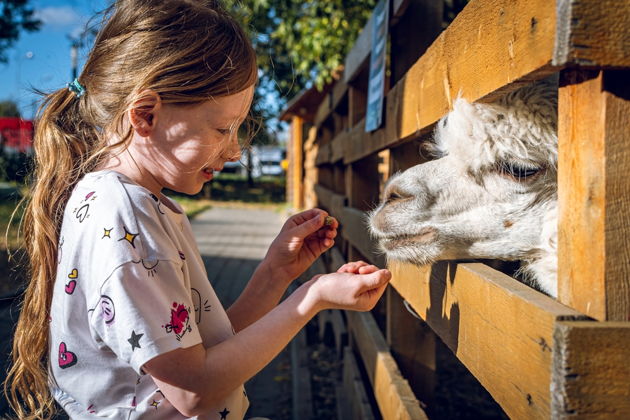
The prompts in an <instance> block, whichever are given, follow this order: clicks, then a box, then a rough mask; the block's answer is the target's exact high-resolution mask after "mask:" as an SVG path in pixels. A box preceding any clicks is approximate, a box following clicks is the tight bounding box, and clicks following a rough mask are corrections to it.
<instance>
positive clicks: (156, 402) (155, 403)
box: [149, 400, 162, 410]
mask: <svg viewBox="0 0 630 420" xmlns="http://www.w3.org/2000/svg"><path fill="white" fill-rule="evenodd" d="M161 402H162V400H158V401H156V400H153V402H152V403H151V404H149V405H151V406H153V407H155V409H156V410H157V408H158V405H160V403H161Z"/></svg>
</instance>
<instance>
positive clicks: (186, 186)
mask: <svg viewBox="0 0 630 420" xmlns="http://www.w3.org/2000/svg"><path fill="white" fill-rule="evenodd" d="M253 93H254V87H253V86H251V87H249V88H247V89H245V90H243V91H241V92H238V93H235V94H234V95H230V96H224V97H220V98H214V99H211V100H208V101H206V102H203V103H201V104H196V105H191V106H181V105H171V104H162V105H161V106H160V107H159V108H158V109H156V110H155V114H154V121H155V126H154V127H153V130H152V132H151V135H150V136H149V138H148V139H147V140H148V141H145V142H140V144H136V147H134V149H136V151H137V152H140V157H141V159H142V161H137V162H136V163H137V164H139V165H140V166H141V167H142V168H143V169H144V171H143V172H148V173H149V174H150V177H152V178H153V180H149V179H147V180H146V181H148V182H147V184H149V185H151V184H153V185H152V186H153V187H154V188H149V189H151V190H153V189H157V188H159V189H162V188H168V189H171V190H174V191H178V192H182V193H186V194H196V193H198V192H199V191H201V188H202V187H203V184H204V183H205V182H207V181H210V180H211V179H212V176H213V173H214V172H215V171H220V170H221V169H222V168H223V165H224V163H225V162H227V161H237V160H239V159H240V156H241V152H240V147H239V144H238V136H237V133H238V128H239V127H240V125H241V124H242V123H243V121H244V120H245V118H246V116H247V114H248V112H249V107H250V105H251V102H252V97H253ZM149 174H147V175H149ZM156 184H157V185H156ZM154 192H155V191H154Z"/></svg>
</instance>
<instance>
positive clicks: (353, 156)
mask: <svg viewBox="0 0 630 420" xmlns="http://www.w3.org/2000/svg"><path fill="white" fill-rule="evenodd" d="M568 3H570V6H571V7H569V8H568V9H567V8H563V7H559V13H560V15H558V16H556V8H555V7H554V4H552V3H550V2H549V1H548V0H486V1H481V0H480V1H472V2H470V3H469V4H468V5H467V6H466V7H465V8H464V10H463V11H462V12H461V13H460V14H459V15H458V16H457V18H456V19H455V20H454V21H453V23H452V24H451V25H450V26H449V27H448V28H447V29H446V30H445V31H444V32H442V34H440V36H439V37H438V38H437V39H436V40H435V41H434V42H433V44H432V45H431V46H430V47H429V48H428V49H427V51H426V52H425V53H424V55H423V56H422V57H420V59H418V61H417V62H416V63H415V64H414V65H413V66H412V67H411V68H410V69H409V71H408V72H407V73H406V74H405V76H404V77H403V78H402V79H401V80H400V81H399V82H398V83H396V85H395V86H394V87H393V88H392V89H391V90H390V91H389V92H388V94H387V101H386V114H385V125H384V127H383V128H381V129H380V130H376V131H373V132H371V133H365V130H364V126H365V122H364V121H360V122H359V123H357V124H356V125H355V126H354V127H353V129H352V134H351V135H350V136H349V137H350V141H349V144H348V146H347V148H346V149H347V153H346V156H344V161H345V162H346V163H349V162H354V161H356V160H359V159H361V158H363V157H365V156H367V155H370V154H373V153H375V152H378V151H379V150H381V149H384V148H386V147H391V146H393V145H396V144H397V143H399V142H402V141H405V140H406V139H408V138H410V137H412V136H419V135H420V134H424V133H426V132H428V131H429V130H430V129H431V128H432V127H433V124H434V123H435V122H436V121H437V120H438V119H439V118H440V117H442V116H443V115H444V114H446V113H447V112H448V110H449V109H451V108H452V103H453V101H454V100H455V98H456V97H457V96H458V95H461V96H463V97H464V98H466V99H467V100H469V101H471V102H472V101H479V100H481V101H484V102H490V101H493V100H495V99H496V98H498V97H500V96H501V95H503V94H504V93H506V92H508V91H511V90H514V89H516V88H518V87H520V86H522V85H524V84H526V83H529V82H531V81H533V80H537V79H541V78H544V77H546V76H548V75H550V74H551V73H554V72H556V71H558V70H560V69H562V68H565V67H571V66H575V65H581V66H583V65H584V63H587V62H588V63H590V66H591V67H593V66H607V67H620V66H630V54H628V53H627V51H628V50H629V49H630V46H629V45H628V43H629V41H628V40H629V39H630V24H628V19H630V18H628V16H630V13H629V12H628V9H629V8H630V5H629V4H630V3H628V2H618V1H614V0H607V1H602V2H577V1H569V0H558V4H559V6H563V5H566V4H568ZM576 19H577V20H576ZM567 20H568V23H566V22H567ZM557 21H558V22H561V23H558V28H557V25H556V22H557ZM562 22H565V23H566V24H565V23H562ZM562 25H564V26H562ZM562 28H564V29H562ZM601 28H606V30H603V29H601ZM557 30H558V31H560V32H558V33H557ZM589 39H590V41H589V42H587V44H586V45H588V48H581V44H580V42H586V40H589Z"/></svg>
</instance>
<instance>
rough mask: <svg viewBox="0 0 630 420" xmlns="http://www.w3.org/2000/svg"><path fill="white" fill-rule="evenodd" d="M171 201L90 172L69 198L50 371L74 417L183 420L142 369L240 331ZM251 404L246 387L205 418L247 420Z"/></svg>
mask: <svg viewBox="0 0 630 420" xmlns="http://www.w3.org/2000/svg"><path fill="white" fill-rule="evenodd" d="M167 200H168V199H167V198H165V197H163V198H162V199H158V197H156V196H155V195H153V194H151V192H150V191H149V190H147V189H145V188H144V187H141V186H139V185H137V184H134V183H133V182H132V181H131V180H129V179H128V178H127V177H125V176H124V175H121V174H118V173H116V172H114V171H99V172H94V173H91V174H88V175H86V176H85V177H84V178H83V179H82V180H81V181H80V182H79V183H78V184H77V186H76V188H75V189H74V190H73V192H72V195H71V197H70V199H69V200H68V203H67V205H66V209H65V212H64V217H63V224H62V228H61V233H60V236H59V238H60V241H59V253H58V268H57V278H56V281H55V285H54V292H53V299H52V307H51V313H50V317H51V319H50V323H51V324H50V349H49V350H50V353H49V355H50V363H49V365H50V367H49V369H50V373H51V375H50V376H51V389H52V393H53V396H54V398H55V399H56V400H57V402H58V403H59V404H60V405H61V406H62V407H63V409H64V410H65V411H66V412H67V413H68V414H69V415H70V417H72V418H73V419H84V418H86V419H88V418H94V417H95V416H96V417H106V418H112V419H169V420H171V419H182V418H184V417H183V416H182V415H181V414H180V413H179V412H178V411H177V410H176V409H175V408H174V407H173V406H172V405H171V404H170V402H169V401H168V400H167V399H166V398H165V397H164V395H163V394H162V393H161V392H160V390H159V389H158V387H157V386H156V384H155V382H153V379H152V378H151V377H150V375H146V374H144V372H143V371H142V369H141V368H142V366H143V365H144V364H145V363H146V362H147V361H149V360H151V359H153V358H154V357H156V356H158V355H160V354H163V353H166V352H168V351H171V350H174V349H177V348H186V347H191V346H193V345H196V344H199V343H203V345H204V347H206V348H207V347H210V346H212V345H214V344H216V343H219V342H221V341H223V340H225V339H227V338H228V337H230V336H232V335H233V334H234V330H233V328H232V326H231V324H230V321H229V319H228V317H227V314H226V313H225V310H224V309H223V307H222V306H221V303H220V302H219V300H218V299H217V296H216V294H215V292H214V290H213V288H212V286H211V285H210V282H209V281H208V277H207V274H206V271H205V267H204V265H203V261H202V259H201V256H200V254H199V250H198V249H197V245H196V243H195V239H194V236H193V233H192V229H191V227H190V223H189V222H188V219H187V218H186V216H185V215H184V214H183V212H182V210H181V207H179V205H177V204H176V203H174V202H172V201H170V200H168V201H167ZM167 203H168V204H169V205H167ZM169 206H170V207H172V208H173V209H175V210H172V209H171V208H169ZM214 380H216V381H221V378H220V377H218V378H214ZM248 405H249V402H248V400H247V396H246V394H245V390H244V388H243V387H242V386H241V387H240V388H239V389H237V390H236V391H234V392H233V393H232V394H231V395H230V397H229V398H228V399H227V400H226V401H224V402H223V403H222V404H220V405H219V406H217V407H215V408H214V409H212V410H210V411H209V412H208V413H207V414H206V415H204V416H199V417H198V418H200V419H217V420H236V419H242V418H243V416H244V415H245V411H246V410H247V407H248Z"/></svg>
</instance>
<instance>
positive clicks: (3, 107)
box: [0, 100, 20, 117]
mask: <svg viewBox="0 0 630 420" xmlns="http://www.w3.org/2000/svg"><path fill="white" fill-rule="evenodd" d="M19 116H20V110H19V108H18V105H17V103H15V102H14V101H11V100H8V101H0V117H19Z"/></svg>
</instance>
